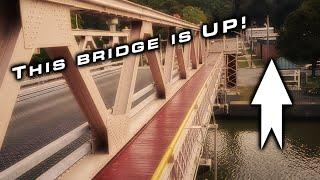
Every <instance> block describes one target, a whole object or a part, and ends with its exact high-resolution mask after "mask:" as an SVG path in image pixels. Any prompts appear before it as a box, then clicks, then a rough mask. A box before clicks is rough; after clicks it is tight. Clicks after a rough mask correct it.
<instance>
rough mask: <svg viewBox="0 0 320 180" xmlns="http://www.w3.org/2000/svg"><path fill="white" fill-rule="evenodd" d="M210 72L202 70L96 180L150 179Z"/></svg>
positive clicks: (209, 68) (204, 68) (206, 67)
mask: <svg viewBox="0 0 320 180" xmlns="http://www.w3.org/2000/svg"><path fill="white" fill-rule="evenodd" d="M211 70H212V66H211V67H210V66H203V67H202V68H201V69H200V70H199V71H198V72H197V73H196V74H195V75H194V76H193V77H192V78H191V79H190V80H189V82H187V83H186V84H185V85H184V86H183V87H182V88H181V89H180V90H179V91H178V92H177V93H176V94H175V95H174V96H173V97H172V99H171V100H170V101H169V102H168V103H167V104H165V105H164V107H163V108H162V109H160V111H159V112H157V113H156V114H155V116H154V117H153V118H152V120H151V121H150V123H149V124H147V125H146V126H145V128H143V129H142V130H141V131H140V132H139V133H138V134H137V135H136V136H135V137H134V138H133V140H132V141H131V142H130V143H128V144H127V145H126V146H125V147H124V148H123V150H122V151H121V152H119V154H118V155H117V156H116V157H114V158H113V159H112V160H111V161H110V162H109V163H108V164H107V165H106V166H105V167H104V168H103V169H102V170H101V171H100V172H99V173H98V174H97V175H96V177H95V179H98V180H100V179H112V180H114V179H121V180H123V179H139V180H142V179H151V177H152V176H153V173H154V172H155V170H156V168H157V166H158V164H159V163H160V161H161V159H162V157H163V155H164V154H165V152H166V150H167V148H168V146H169V144H170V143H171V141H172V140H173V137H174V136H175V134H176V133H177V131H178V129H179V127H180V125H181V123H182V121H183V120H184V118H185V116H186V115H187V113H188V111H189V109H190V108H191V106H192V104H193V102H194V100H195V98H196V97H197V94H198V93H199V91H200V90H201V87H202V86H203V84H204V82H205V81H206V79H207V78H208V75H209V74H210V72H211Z"/></svg>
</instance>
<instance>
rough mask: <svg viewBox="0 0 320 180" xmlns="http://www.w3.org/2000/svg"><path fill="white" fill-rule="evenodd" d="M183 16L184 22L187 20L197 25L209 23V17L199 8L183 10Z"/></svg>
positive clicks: (189, 7) (187, 7) (190, 7)
mask: <svg viewBox="0 0 320 180" xmlns="http://www.w3.org/2000/svg"><path fill="white" fill-rule="evenodd" d="M181 14H182V18H183V19H184V20H187V21H189V22H192V23H195V24H201V23H204V22H206V21H207V17H206V15H205V14H204V12H203V11H202V10H201V9H200V8H197V7H193V6H186V7H185V8H183V9H182V12H181Z"/></svg>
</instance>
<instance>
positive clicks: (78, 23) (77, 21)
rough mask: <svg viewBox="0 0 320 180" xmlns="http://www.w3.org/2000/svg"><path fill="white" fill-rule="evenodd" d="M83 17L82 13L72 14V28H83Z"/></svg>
mask: <svg viewBox="0 0 320 180" xmlns="http://www.w3.org/2000/svg"><path fill="white" fill-rule="evenodd" d="M83 24H84V22H83V19H82V17H81V15H79V14H72V15H71V26H72V29H77V28H79V29H81V28H83Z"/></svg>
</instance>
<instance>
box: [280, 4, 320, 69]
mask: <svg viewBox="0 0 320 180" xmlns="http://www.w3.org/2000/svg"><path fill="white" fill-rule="evenodd" d="M319 32H320V1H319V0H306V1H304V2H303V4H302V5H301V7H300V8H299V9H297V10H296V11H294V12H292V13H291V14H290V15H289V16H288V17H287V19H286V21H285V25H284V29H283V30H282V31H281V33H280V37H279V39H278V48H279V50H280V53H281V54H282V55H283V56H286V57H289V58H291V59H292V60H294V61H296V62H303V63H312V62H314V61H316V60H318V59H319V58H320V46H319V42H320V36H319Z"/></svg>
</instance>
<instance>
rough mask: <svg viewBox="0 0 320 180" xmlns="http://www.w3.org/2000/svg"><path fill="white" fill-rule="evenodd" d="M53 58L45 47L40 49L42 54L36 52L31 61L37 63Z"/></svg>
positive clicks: (33, 63)
mask: <svg viewBox="0 0 320 180" xmlns="http://www.w3.org/2000/svg"><path fill="white" fill-rule="evenodd" d="M49 61H51V59H50V58H49V56H48V54H47V53H46V51H45V50H44V49H40V54H34V55H33V56H32V59H31V61H30V64H31V65H37V64H40V63H45V62H49Z"/></svg>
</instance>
